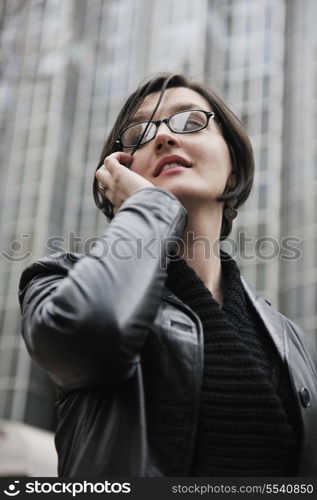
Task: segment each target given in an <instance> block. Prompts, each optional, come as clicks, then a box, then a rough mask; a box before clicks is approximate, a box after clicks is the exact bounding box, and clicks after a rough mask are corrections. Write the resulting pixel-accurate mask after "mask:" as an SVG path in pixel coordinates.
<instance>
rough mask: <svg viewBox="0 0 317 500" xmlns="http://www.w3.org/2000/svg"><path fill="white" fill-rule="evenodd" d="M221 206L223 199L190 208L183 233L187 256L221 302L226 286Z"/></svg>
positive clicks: (185, 257) (187, 259) (191, 264)
mask: <svg viewBox="0 0 317 500" xmlns="http://www.w3.org/2000/svg"><path fill="white" fill-rule="evenodd" d="M222 210H223V207H222V203H218V202H217V203H215V204H213V205H212V207H210V206H209V207H208V210H206V208H204V207H197V205H196V207H195V209H193V210H190V209H187V213H188V224H187V226H186V229H185V231H184V233H183V234H182V240H183V242H184V260H185V261H186V262H187V264H188V265H189V266H191V267H192V268H193V269H194V271H195V272H196V274H197V275H198V276H199V277H200V278H201V279H202V281H203V282H204V284H205V286H206V288H208V289H209V290H210V292H211V294H212V295H213V297H214V299H215V300H216V301H217V302H218V303H219V304H220V305H221V306H222V303H223V289H224V283H223V276H222V272H221V261H220V253H219V239H220V231H221V221H222Z"/></svg>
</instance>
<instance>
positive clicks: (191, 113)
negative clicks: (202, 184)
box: [116, 109, 215, 148]
mask: <svg viewBox="0 0 317 500" xmlns="http://www.w3.org/2000/svg"><path fill="white" fill-rule="evenodd" d="M210 118H215V113H213V112H212V111H202V110H200V109H191V110H188V111H179V112H177V113H174V114H172V115H171V116H170V117H169V118H165V119H164V120H156V121H151V122H149V121H145V122H140V123H136V124H134V125H130V127H127V128H126V129H124V130H123V132H122V134H121V137H120V138H119V139H118V140H117V141H116V142H117V143H119V144H121V146H123V147H124V148H135V147H138V146H141V145H143V144H146V143H147V142H149V141H152V139H154V137H155V136H156V134H157V130H158V128H159V126H160V125H161V123H165V124H166V125H167V126H168V128H169V129H170V131H171V132H174V133H176V134H191V133H192V132H198V131H199V130H203V129H204V128H206V127H207V125H208V123H209V120H210Z"/></svg>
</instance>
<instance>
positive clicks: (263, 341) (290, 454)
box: [166, 252, 300, 477]
mask: <svg viewBox="0 0 317 500" xmlns="http://www.w3.org/2000/svg"><path fill="white" fill-rule="evenodd" d="M221 257H222V270H223V272H224V276H225V281H226V283H227V287H226V292H225V296H224V303H223V308H221V307H220V306H219V304H218V303H217V302H216V301H215V300H214V298H213V297H212V295H211V293H210V291H209V290H208V289H207V288H206V287H205V285H204V283H203V281H202V280H201V279H200V278H199V277H198V276H197V274H196V273H195V271H194V270H193V269H192V268H191V267H190V266H188V265H187V264H186V262H185V261H184V260H183V259H179V260H173V261H171V263H170V265H169V267H168V279H167V283H166V284H167V287H168V288H169V289H170V290H171V291H173V292H174V293H175V295H177V296H178V297H179V298H180V299H181V300H182V301H183V302H185V303H186V304H187V305H189V306H190V307H191V309H192V310H193V311H195V312H196V313H197V315H198V316H199V318H200V320H201V322H202V325H203V330H204V370H203V381H202V393H201V407H200V416H199V425H198V434H197V442H196V455H195V459H194V465H193V471H192V475H193V476H250V477H252V476H253V477H259V476H292V475H295V474H296V468H297V461H298V449H299V436H300V431H299V422H298V416H297V411H296V407H295V401H294V396H293V394H292V392H291V387H290V382H289V379H288V376H287V373H286V371H285V370H284V367H283V366H282V362H281V361H280V358H279V357H278V355H277V353H276V350H275V346H274V345H273V342H272V340H271V339H270V337H269V335H268V333H267V332H266V330H265V328H264V326H263V324H262V322H261V320H260V319H259V318H258V315H257V314H256V313H255V312H254V311H253V308H252V306H251V304H249V301H248V299H247V297H246V295H245V292H244V289H243V285H242V282H241V279H240V272H239V270H238V267H237V265H236V263H235V262H234V260H232V259H231V258H229V256H228V255H227V254H225V253H224V252H222V253H221Z"/></svg>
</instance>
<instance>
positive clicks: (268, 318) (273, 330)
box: [241, 276, 288, 360]
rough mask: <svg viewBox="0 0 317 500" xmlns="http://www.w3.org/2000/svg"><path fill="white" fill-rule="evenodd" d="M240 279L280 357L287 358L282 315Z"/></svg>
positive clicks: (243, 279)
mask: <svg viewBox="0 0 317 500" xmlns="http://www.w3.org/2000/svg"><path fill="white" fill-rule="evenodd" d="M241 281H242V284H243V287H244V290H245V291H246V293H247V295H248V297H249V299H250V301H251V303H252V305H253V307H254V308H255V310H256V311H257V313H258V314H259V316H260V318H261V319H262V321H263V323H264V325H265V327H266V329H267V331H268V332H269V334H270V336H271V338H272V340H273V342H274V344H275V346H276V347H277V350H278V352H279V354H280V356H281V358H282V360H285V359H287V358H288V350H287V347H286V342H285V340H286V338H285V329H284V324H283V321H282V316H280V315H279V314H277V313H276V312H275V310H274V309H273V308H272V307H271V305H270V304H269V302H267V301H266V300H264V299H263V297H261V296H260V295H258V294H257V293H256V292H255V291H254V289H253V288H252V286H251V285H250V284H249V283H248V282H247V281H246V280H245V278H243V276H241Z"/></svg>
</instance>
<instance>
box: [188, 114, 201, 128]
mask: <svg viewBox="0 0 317 500" xmlns="http://www.w3.org/2000/svg"><path fill="white" fill-rule="evenodd" d="M202 125H203V123H202V120H199V118H194V117H191V118H188V120H187V121H186V123H185V127H184V130H195V129H196V128H199V127H201V126H202Z"/></svg>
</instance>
